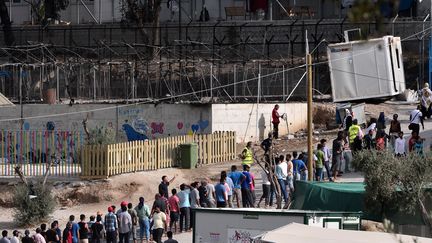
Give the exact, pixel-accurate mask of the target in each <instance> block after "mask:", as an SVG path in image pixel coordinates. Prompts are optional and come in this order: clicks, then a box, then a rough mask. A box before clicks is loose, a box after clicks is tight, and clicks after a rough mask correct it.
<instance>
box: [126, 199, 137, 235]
mask: <svg viewBox="0 0 432 243" xmlns="http://www.w3.org/2000/svg"><path fill="white" fill-rule="evenodd" d="M127 207H128V210H127V212H128V213H129V215H130V216H131V219H132V229H131V237H132V240H133V243H137V236H136V227H137V225H138V215H137V212H136V211H135V209H133V207H132V203H128V206H127Z"/></svg>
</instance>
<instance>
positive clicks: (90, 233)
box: [87, 215, 96, 242]
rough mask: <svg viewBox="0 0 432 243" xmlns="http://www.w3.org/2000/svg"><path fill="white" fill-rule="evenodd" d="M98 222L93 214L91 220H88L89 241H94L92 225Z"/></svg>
mask: <svg viewBox="0 0 432 243" xmlns="http://www.w3.org/2000/svg"><path fill="white" fill-rule="evenodd" d="M94 223H96V218H95V216H93V215H91V216H90V221H88V222H87V227H88V240H89V242H92V237H93V232H92V225H93V224H94Z"/></svg>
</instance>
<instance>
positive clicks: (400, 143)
mask: <svg viewBox="0 0 432 243" xmlns="http://www.w3.org/2000/svg"><path fill="white" fill-rule="evenodd" d="M394 151H395V154H396V156H405V155H406V148H405V139H404V137H403V132H402V131H401V132H399V137H398V138H396V140H395V146H394Z"/></svg>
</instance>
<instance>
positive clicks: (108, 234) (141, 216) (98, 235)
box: [0, 197, 177, 243]
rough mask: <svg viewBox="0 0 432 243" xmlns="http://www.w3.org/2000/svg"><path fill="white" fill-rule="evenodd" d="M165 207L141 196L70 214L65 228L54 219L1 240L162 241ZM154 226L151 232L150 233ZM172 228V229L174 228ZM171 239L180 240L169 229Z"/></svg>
mask: <svg viewBox="0 0 432 243" xmlns="http://www.w3.org/2000/svg"><path fill="white" fill-rule="evenodd" d="M164 210H166V209H165V207H164V206H162V204H161V203H160V201H158V199H157V200H156V201H155V202H154V203H153V206H152V207H149V206H148V205H146V204H145V202H144V198H143V197H140V198H139V202H138V205H137V206H135V207H133V205H132V203H128V202H126V201H123V202H121V203H120V209H118V210H117V211H116V206H115V205H112V206H109V207H108V208H107V212H106V213H105V214H103V213H102V212H100V211H98V212H97V213H96V214H95V215H92V216H90V217H89V220H88V221H87V217H86V215H84V214H81V215H80V217H79V221H76V220H75V216H74V215H71V216H69V221H68V222H67V223H66V225H65V227H64V229H63V230H61V228H60V225H59V222H58V221H53V222H52V223H51V225H50V226H51V227H50V228H49V229H47V224H41V225H40V227H38V228H36V230H35V233H34V234H33V235H31V234H30V230H28V229H27V230H25V231H24V235H21V232H20V231H18V230H14V231H13V232H12V236H11V237H10V238H9V237H8V236H9V235H8V231H6V230H3V231H2V238H1V239H0V242H1V243H20V242H22V243H100V242H101V241H102V239H105V241H106V242H107V243H117V242H119V243H129V242H130V241H133V242H134V243H137V242H144V241H145V242H157V243H161V242H162V236H163V234H164V231H165V230H167V229H168V223H169V221H168V217H167V216H166V214H165V213H164ZM150 229H152V230H151V233H150ZM170 229H171V228H170ZM166 236H167V238H168V239H167V240H165V241H163V242H164V243H177V241H176V240H174V239H173V232H172V231H167V232H166Z"/></svg>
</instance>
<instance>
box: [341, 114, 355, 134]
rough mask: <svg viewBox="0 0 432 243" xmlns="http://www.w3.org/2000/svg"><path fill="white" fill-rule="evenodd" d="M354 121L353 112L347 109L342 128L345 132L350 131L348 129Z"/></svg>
mask: <svg viewBox="0 0 432 243" xmlns="http://www.w3.org/2000/svg"><path fill="white" fill-rule="evenodd" d="M352 122H353V114H351V111H350V110H349V109H345V117H344V119H343V122H342V128H343V130H344V131H345V132H348V129H349V128H350V127H351V125H352Z"/></svg>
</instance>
